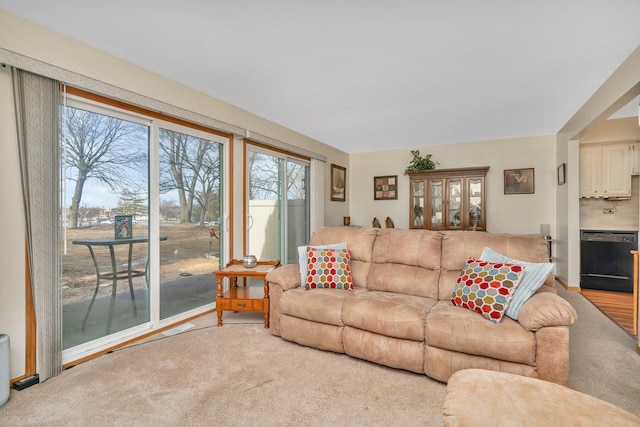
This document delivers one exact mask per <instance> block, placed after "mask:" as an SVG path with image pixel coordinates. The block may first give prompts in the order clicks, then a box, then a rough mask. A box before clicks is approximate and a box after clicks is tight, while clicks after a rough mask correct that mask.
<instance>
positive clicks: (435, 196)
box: [430, 181, 442, 228]
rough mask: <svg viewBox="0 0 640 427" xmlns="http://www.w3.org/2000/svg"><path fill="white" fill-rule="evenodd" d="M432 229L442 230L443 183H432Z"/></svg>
mask: <svg viewBox="0 0 640 427" xmlns="http://www.w3.org/2000/svg"><path fill="white" fill-rule="evenodd" d="M430 190H431V228H442V181H431V189H430Z"/></svg>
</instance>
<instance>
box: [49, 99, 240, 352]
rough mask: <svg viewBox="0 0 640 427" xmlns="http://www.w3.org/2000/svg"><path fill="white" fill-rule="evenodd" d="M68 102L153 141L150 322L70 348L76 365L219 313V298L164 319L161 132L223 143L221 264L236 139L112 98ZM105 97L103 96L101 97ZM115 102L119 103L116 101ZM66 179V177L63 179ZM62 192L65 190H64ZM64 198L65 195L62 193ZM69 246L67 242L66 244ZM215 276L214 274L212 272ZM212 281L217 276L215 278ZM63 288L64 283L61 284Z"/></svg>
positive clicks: (226, 241) (227, 247)
mask: <svg viewBox="0 0 640 427" xmlns="http://www.w3.org/2000/svg"><path fill="white" fill-rule="evenodd" d="M65 98H66V101H65V104H67V105H69V106H71V107H74V108H81V109H88V111H92V112H95V113H98V114H105V115H108V116H112V117H116V118H119V119H123V120H128V121H132V122H135V123H140V124H143V125H145V126H148V128H149V139H148V144H149V146H148V156H149V157H148V159H149V160H148V217H149V224H148V235H149V253H148V257H149V273H148V274H149V301H148V304H149V319H148V320H147V321H146V322H143V323H141V324H139V325H135V326H132V327H131V328H127V329H125V330H122V331H118V332H114V333H111V334H109V335H106V336H104V337H100V338H97V339H94V340H91V341H88V342H86V343H83V344H80V345H77V346H74V347H70V348H68V349H64V350H63V352H62V363H63V364H67V363H71V362H75V361H77V360H80V359H83V358H85V357H90V356H91V355H93V354H96V353H99V352H101V351H105V350H107V349H109V348H113V346H114V345H117V344H119V343H122V342H125V341H127V340H131V339H134V338H136V337H140V336H142V335H144V334H147V333H149V332H150V331H153V330H155V329H161V328H164V327H167V326H168V325H171V324H176V323H179V322H181V321H183V320H185V319H188V318H191V317H194V316H197V315H199V314H203V313H206V312H208V311H212V310H215V299H214V300H213V301H212V303H211V304H206V305H204V306H201V307H198V308H196V309H193V310H190V311H187V312H184V313H180V314H177V315H175V316H171V317H168V318H166V319H162V320H161V319H160V293H159V291H160V277H159V268H160V247H159V245H158V244H153V243H152V242H156V241H158V239H159V237H160V229H159V223H160V218H159V210H158V206H159V199H160V194H159V169H160V157H159V149H160V148H159V129H160V128H164V129H171V130H176V131H178V132H182V133H187V134H190V135H193V136H198V137H201V138H206V139H209V140H212V141H215V142H218V143H221V144H223V148H222V152H223V156H222V161H221V167H222V171H221V172H222V173H221V177H222V178H221V180H222V183H221V184H222V185H221V191H222V196H221V204H222V206H221V209H220V210H221V212H220V216H221V218H220V238H221V239H222V245H221V254H220V255H221V261H222V260H223V259H224V260H227V259H230V241H231V239H230V232H231V230H230V227H229V225H228V224H229V211H230V206H229V203H228V201H229V200H230V194H231V192H230V181H231V179H230V176H229V173H230V172H229V171H230V170H231V168H230V167H229V165H230V162H231V156H230V152H231V150H232V148H231V147H232V144H233V137H232V136H231V135H229V137H225V136H223V133H221V134H217V133H213V132H211V133H210V132H206V131H204V130H199V129H197V128H196V127H198V126H197V125H196V124H194V127H190V126H188V122H186V121H185V122H184V123H186V125H180V124H177V123H173V122H171V121H169V120H165V119H162V118H159V117H157V116H153V114H150V115H146V114H144V113H138V112H137V111H134V110H137V109H136V107H134V106H132V109H131V110H128V109H126V108H120V107H117V106H115V105H113V104H111V103H110V101H112V100H110V99H108V98H104V99H105V101H106V102H100V101H99V100H94V99H90V98H85V97H83V96H77V95H71V94H66V95H65ZM98 98H101V97H98ZM113 102H114V103H115V102H116V101H113ZM61 178H62V177H61ZM61 192H62V189H61ZM61 197H62V194H61ZM64 244H66V241H64ZM212 273H213V271H212ZM211 278H212V280H214V278H213V274H212V276H211ZM59 285H61V284H59Z"/></svg>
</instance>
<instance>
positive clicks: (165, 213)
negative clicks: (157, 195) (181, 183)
mask: <svg viewBox="0 0 640 427" xmlns="http://www.w3.org/2000/svg"><path fill="white" fill-rule="evenodd" d="M160 215H162V217H163V218H164V219H165V221H169V220H170V219H172V218H178V217H179V216H180V206H178V205H177V204H176V202H175V201H173V200H171V199H160Z"/></svg>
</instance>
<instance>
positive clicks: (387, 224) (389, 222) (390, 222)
mask: <svg viewBox="0 0 640 427" xmlns="http://www.w3.org/2000/svg"><path fill="white" fill-rule="evenodd" d="M384 225H385V227H387V228H395V226H394V225H393V220H392V219H391V218H390V217H387V219H385V220H384Z"/></svg>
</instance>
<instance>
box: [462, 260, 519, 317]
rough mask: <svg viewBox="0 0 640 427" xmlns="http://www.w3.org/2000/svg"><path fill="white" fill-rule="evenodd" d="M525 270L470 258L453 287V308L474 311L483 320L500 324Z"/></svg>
mask: <svg viewBox="0 0 640 427" xmlns="http://www.w3.org/2000/svg"><path fill="white" fill-rule="evenodd" d="M523 272H524V267H522V266H520V265H515V264H503V263H493V262H488V261H483V260H477V259H475V258H469V260H468V261H467V265H465V267H464V269H463V270H462V273H461V274H460V277H458V281H457V282H456V287H455V288H454V290H453V296H452V297H451V303H452V304H453V305H456V306H459V307H464V308H468V309H469V310H473V311H476V312H478V313H480V314H482V316H483V317H484V318H485V319H488V320H491V321H492V322H496V323H498V322H500V321H501V320H502V317H503V316H504V312H505V311H506V310H507V306H508V304H509V302H510V301H511V296H512V295H513V292H514V291H515V290H516V287H517V286H518V283H520V280H521V279H522V273H523Z"/></svg>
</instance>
